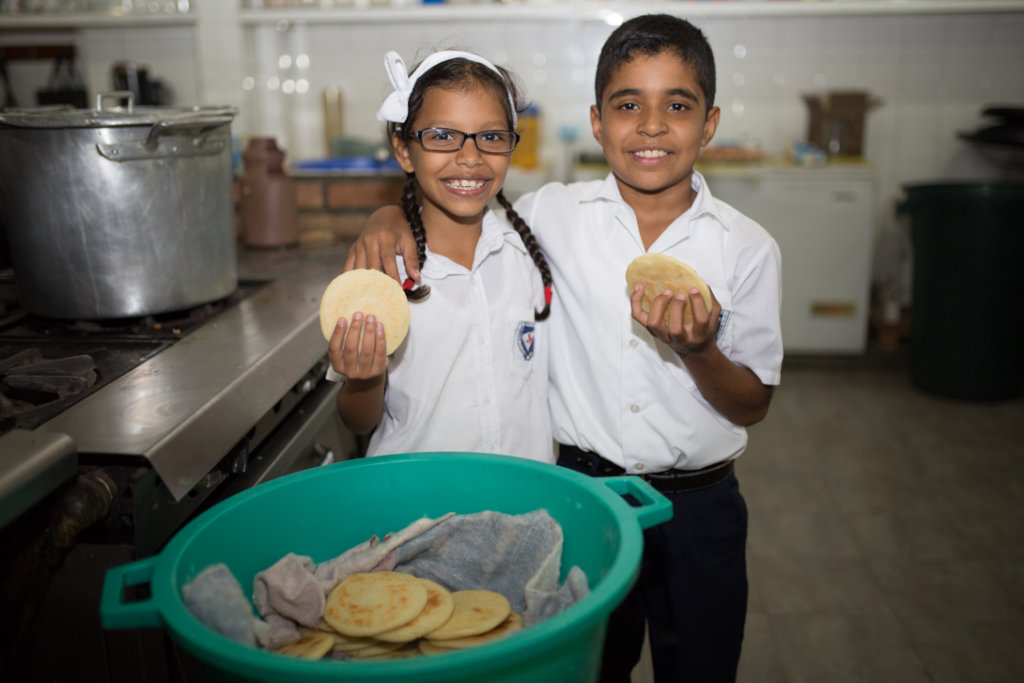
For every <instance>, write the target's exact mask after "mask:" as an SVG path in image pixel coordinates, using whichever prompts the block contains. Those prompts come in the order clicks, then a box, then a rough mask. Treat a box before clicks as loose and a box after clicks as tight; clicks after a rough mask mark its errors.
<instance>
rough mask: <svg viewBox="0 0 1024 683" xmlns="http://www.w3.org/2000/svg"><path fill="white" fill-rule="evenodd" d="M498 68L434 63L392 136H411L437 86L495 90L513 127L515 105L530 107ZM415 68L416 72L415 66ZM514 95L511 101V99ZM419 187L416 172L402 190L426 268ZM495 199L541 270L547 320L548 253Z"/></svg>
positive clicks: (412, 292) (542, 313) (539, 315)
mask: <svg viewBox="0 0 1024 683" xmlns="http://www.w3.org/2000/svg"><path fill="white" fill-rule="evenodd" d="M496 68H497V69H498V72H495V71H494V70H492V69H491V68H489V67H487V66H485V65H483V64H480V63H478V62H474V61H471V60H468V59H463V58H455V59H449V60H447V61H444V62H441V63H440V64H438V65H436V66H434V67H433V68H431V69H430V70H429V71H427V72H426V73H425V74H423V75H422V76H420V77H419V78H418V79H417V80H416V83H415V85H414V86H413V89H412V92H411V93H410V94H409V112H408V114H407V115H406V118H405V121H404V122H403V123H400V124H399V123H394V122H391V123H388V139H389V140H390V139H393V136H394V135H406V136H408V132H409V125H410V124H411V122H412V121H414V120H416V114H417V113H419V110H420V107H421V106H423V97H424V95H425V94H426V92H427V89H428V88H431V87H433V86H438V87H447V88H451V87H467V86H469V85H470V84H474V85H477V86H480V87H483V88H486V89H488V90H490V91H492V92H493V93H494V94H495V95H496V96H497V97H498V100H499V101H500V102H501V103H502V106H503V107H504V109H505V114H506V117H507V118H508V123H509V128H511V127H512V119H513V114H514V112H513V110H512V107H513V106H515V107H516V111H524V110H525V109H526V107H525V106H523V105H522V104H520V99H519V89H518V88H517V87H516V85H515V81H514V79H513V78H512V74H510V73H509V72H508V71H506V70H505V69H503V68H501V67H496ZM413 71H415V68H414V69H413ZM510 97H511V101H510V100H509V98H510ZM417 187H418V186H417V183H416V175H415V174H414V173H408V174H406V181H405V186H404V188H403V190H402V210H403V211H404V212H405V218H406V220H407V221H409V226H410V227H411V228H412V234H413V237H415V238H416V256H417V258H418V260H419V266H420V268H422V267H423V262H424V261H426V260H427V233H426V229H425V228H424V227H423V220H422V218H421V217H420V204H419V197H418V194H417ZM495 199H497V200H498V203H499V204H501V206H502V207H503V208H504V209H505V215H506V216H507V217H508V220H509V222H510V223H511V224H512V227H513V228H515V231H516V232H517V233H519V237H520V238H522V240H523V244H524V245H525V246H526V250H527V251H528V252H529V254H530V258H532V259H533V263H534V264H535V265H536V266H537V270H539V271H540V275H541V281H542V282H543V283H544V306H543V307H542V308H541V310H539V311H534V319H536V320H544V319H545V318H547V317H548V315H550V313H551V295H550V292H551V282H552V278H551V269H550V268H549V267H548V262H547V259H546V258H544V252H543V251H541V248H540V245H538V244H537V240H536V238H534V236H533V232H531V231H530V227H529V226H528V225H527V224H526V221H524V220H523V219H522V217H520V216H519V214H518V213H516V212H515V211H514V210H513V209H512V203H511V202H509V201H508V199H506V198H505V195H504V194H503V193H502V191H500V190H499V191H498V194H497V196H496V197H495ZM429 293H430V287H428V286H426V285H420V286H419V287H415V288H413V289H407V290H406V296H407V297H408V298H409V300H410V301H419V300H421V299H423V298H425V297H426V296H427V295H428V294H429Z"/></svg>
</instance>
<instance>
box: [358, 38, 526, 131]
mask: <svg viewBox="0 0 1024 683" xmlns="http://www.w3.org/2000/svg"><path fill="white" fill-rule="evenodd" d="M459 58H461V59H468V60H469V61H471V62H476V63H477V64H483V65H484V66H486V67H487V68H488V69H490V70H491V71H493V72H494V73H496V74H498V75H499V76H500V75H501V72H500V71H498V68H497V67H496V66H494V65H493V64H491V63H490V62H488V61H487V60H486V59H484V58H483V57H479V56H477V55H475V54H473V53H471V52H459V51H457V50H442V51H441V52H435V53H434V54H432V55H430V56H429V57H427V58H426V59H424V60H423V61H422V62H421V63H420V65H419V66H418V67H416V71H414V72H413V73H412V75H411V76H410V75H409V70H408V69H407V68H406V66H405V62H404V61H402V57H401V55H399V54H398V53H397V52H394V51H391V52H388V53H387V54H386V55H384V70H385V71H387V72H388V79H389V80H390V81H391V85H392V87H394V89H395V90H394V92H392V93H391V94H390V95H388V96H387V98H386V99H385V100H384V104H382V105H380V109H379V110H377V120H378V121H390V122H392V123H405V119H406V118H408V116H409V95H410V94H411V93H412V89H413V86H415V85H416V81H417V80H419V78H420V76H422V75H423V74H425V73H427V71H429V70H430V69H432V68H434V67H435V66H437V65H438V64H440V63H441V62H447V61H448V60H450V59H459ZM508 102H509V104H510V105H511V111H512V128H513V129H514V128H515V127H516V123H517V121H518V118H517V117H516V104H515V102H514V101H513V99H512V93H511V92H508Z"/></svg>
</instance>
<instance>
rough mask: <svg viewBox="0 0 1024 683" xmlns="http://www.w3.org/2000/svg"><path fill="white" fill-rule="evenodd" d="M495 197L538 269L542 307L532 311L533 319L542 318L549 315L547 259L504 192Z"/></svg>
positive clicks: (549, 276)
mask: <svg viewBox="0 0 1024 683" xmlns="http://www.w3.org/2000/svg"><path fill="white" fill-rule="evenodd" d="M495 199H497V200H498V203H499V204H501V206H502V207H503V208H504V209H505V215H506V216H507V217H508V221H509V223H511V224H512V227H513V228H515V229H516V232H518V233H519V236H520V237H521V238H522V240H523V244H524V245H525V246H526V251H528V252H529V253H530V258H532V259H533V263H534V265H536V266H537V270H539V271H540V279H541V282H543V283H544V308H542V309H540V310H539V311H534V312H533V319H534V320H544V319H546V318H547V317H548V316H549V315H551V269H550V268H549V267H548V260H547V259H546V258H544V252H543V251H542V250H541V248H540V245H539V244H537V238H536V237H534V236H533V231H531V230H530V226H528V225H527V224H526V221H524V220H523V219H522V217H521V216H520V215H519V214H518V213H516V210H515V209H513V208H512V202H510V201H509V200H508V199H506V197H505V193H504V192H503V191H501V190H498V196H497V197H495Z"/></svg>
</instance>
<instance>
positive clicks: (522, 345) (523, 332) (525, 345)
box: [516, 320, 537, 360]
mask: <svg viewBox="0 0 1024 683" xmlns="http://www.w3.org/2000/svg"><path fill="white" fill-rule="evenodd" d="M536 329H537V325H536V323H533V322H527V321H525V320H524V321H522V322H520V323H519V327H517V328H516V350H517V351H518V352H519V353H520V355H522V357H523V360H530V359H531V358H533V351H534V349H535V346H536V344H537V337H536V335H535V334H534V332H535V330H536Z"/></svg>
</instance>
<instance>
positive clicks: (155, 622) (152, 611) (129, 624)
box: [100, 556, 162, 629]
mask: <svg viewBox="0 0 1024 683" xmlns="http://www.w3.org/2000/svg"><path fill="white" fill-rule="evenodd" d="M156 560H157V556H154V557H146V558H144V559H141V560H138V561H136V562H131V563H129V564H124V565H121V566H120V567H114V568H113V569H109V570H107V575H106V576H105V577H104V579H103V595H102V597H101V599H100V623H101V624H102V625H103V628H106V629H123V628H157V627H159V626H161V625H162V622H161V620H160V611H159V610H158V609H157V607H156V603H155V601H154V600H153V596H152V590H151V591H150V596H149V597H148V598H145V599H142V600H138V601H133V602H125V601H124V589H125V588H128V587H131V586H139V585H142V584H146V583H149V582H150V580H151V579H152V578H153V570H154V568H155V567H156Z"/></svg>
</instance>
